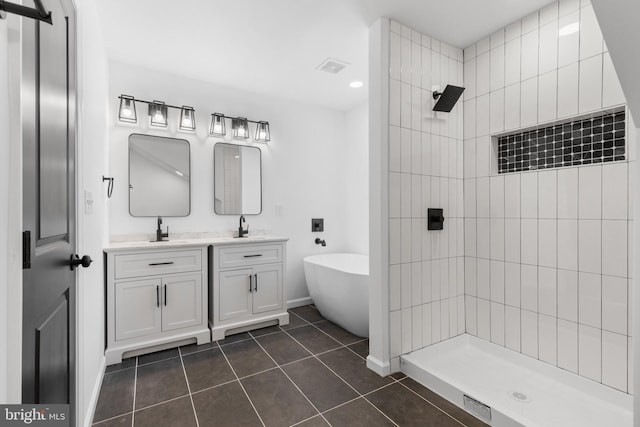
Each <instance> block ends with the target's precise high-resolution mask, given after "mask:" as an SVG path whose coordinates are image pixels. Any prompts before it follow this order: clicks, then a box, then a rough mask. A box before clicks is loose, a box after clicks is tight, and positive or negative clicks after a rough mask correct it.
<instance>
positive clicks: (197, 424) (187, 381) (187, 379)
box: [178, 347, 200, 427]
mask: <svg viewBox="0 0 640 427" xmlns="http://www.w3.org/2000/svg"><path fill="white" fill-rule="evenodd" d="M178 355H179V356H180V366H182V373H183V374H184V379H185V382H186V383H187V391H188V392H189V400H190V401H191V409H193V416H194V417H195V419H196V427H200V422H199V421H198V413H197V412H196V405H195V404H194V403H193V396H192V395H191V386H190V385H189V377H188V376H187V369H186V368H185V366H184V360H183V359H182V351H180V347H178Z"/></svg>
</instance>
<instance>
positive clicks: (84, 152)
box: [75, 0, 108, 425]
mask: <svg viewBox="0 0 640 427" xmlns="http://www.w3.org/2000/svg"><path fill="white" fill-rule="evenodd" d="M75 3H76V7H77V17H78V146H77V156H78V157H77V159H78V161H77V171H76V172H77V191H78V210H77V228H78V247H77V253H79V254H80V255H83V254H89V255H90V256H91V258H92V259H93V264H92V265H91V267H90V268H87V269H84V268H83V269H79V270H78V289H77V297H78V306H77V328H78V360H77V362H78V364H77V369H78V378H77V385H78V408H77V414H78V422H79V424H81V423H82V424H83V425H89V423H90V422H91V419H92V418H93V411H94V406H95V403H96V400H97V397H98V396H97V393H98V392H99V387H100V382H101V380H102V373H103V369H104V344H105V337H104V305H105V301H104V276H103V274H104V265H103V258H102V248H103V247H104V244H105V243H106V242H107V239H106V236H107V235H108V216H107V197H106V188H107V187H106V183H104V184H103V182H102V175H107V173H106V172H107V165H108V161H107V159H108V156H107V153H108V128H107V107H108V98H107V83H108V63H107V59H106V52H105V49H104V42H103V39H102V34H101V30H100V28H101V27H100V23H99V16H98V13H97V10H96V8H95V5H94V2H92V1H90V0H82V1H78V0H76V1H75ZM85 192H90V193H92V195H93V206H92V211H91V212H90V213H89V212H87V211H86V210H85V203H84V200H85Z"/></svg>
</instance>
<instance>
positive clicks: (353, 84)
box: [349, 80, 364, 88]
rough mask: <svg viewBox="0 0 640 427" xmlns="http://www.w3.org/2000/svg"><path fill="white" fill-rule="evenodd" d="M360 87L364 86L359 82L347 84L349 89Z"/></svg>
mask: <svg viewBox="0 0 640 427" xmlns="http://www.w3.org/2000/svg"><path fill="white" fill-rule="evenodd" d="M362 86H364V83H362V82H361V81H359V80H356V81H355V82H351V83H349V87H353V88H359V87H362Z"/></svg>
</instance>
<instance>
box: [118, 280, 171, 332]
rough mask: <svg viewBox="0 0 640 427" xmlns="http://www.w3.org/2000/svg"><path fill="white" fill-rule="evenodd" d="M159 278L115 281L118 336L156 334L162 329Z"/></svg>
mask: <svg viewBox="0 0 640 427" xmlns="http://www.w3.org/2000/svg"><path fill="white" fill-rule="evenodd" d="M161 284H162V282H161V280H160V279H149V280H136V281H133V282H118V283H116V284H115V294H116V295H115V310H116V315H115V323H116V324H115V327H116V334H115V335H116V336H115V339H116V340H126V339H130V338H135V337H141V336H144V335H152V334H157V333H159V332H160V330H161V309H160V300H161V299H160V287H161Z"/></svg>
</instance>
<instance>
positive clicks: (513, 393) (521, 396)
mask: <svg viewBox="0 0 640 427" xmlns="http://www.w3.org/2000/svg"><path fill="white" fill-rule="evenodd" d="M509 395H510V396H511V398H512V399H514V400H517V401H518V402H524V403H529V402H531V398H529V396H527V395H526V394H524V393H520V392H519V391H510V392H509Z"/></svg>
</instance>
